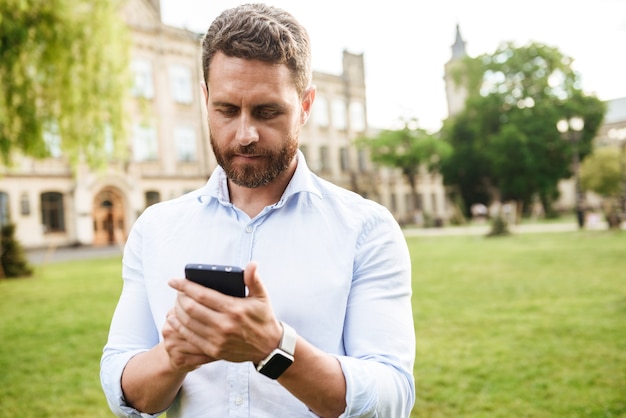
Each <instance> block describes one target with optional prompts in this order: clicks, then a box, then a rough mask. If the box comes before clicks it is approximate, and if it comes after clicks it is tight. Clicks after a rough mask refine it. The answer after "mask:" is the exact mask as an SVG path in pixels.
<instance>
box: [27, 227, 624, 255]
mask: <svg viewBox="0 0 626 418" xmlns="http://www.w3.org/2000/svg"><path fill="white" fill-rule="evenodd" d="M490 228H491V225H490V224H488V223H485V224H483V225H470V226H447V227H444V228H406V229H404V234H405V235H406V236H407V237H414V236H424V237H427V236H454V235H487V233H488V232H489V230H490ZM510 228H511V231H512V232H513V233H515V234H517V233H519V234H527V233H547V232H572V231H576V230H578V225H576V223H554V224H550V223H548V224H545V223H543V224H524V225H514V226H511V227H510ZM622 228H626V223H624V225H623V226H622ZM594 229H598V230H602V229H604V230H606V229H607V226H606V225H605V224H602V225H597V226H596V227H594ZM26 254H27V256H28V260H29V261H30V262H31V263H32V264H34V265H38V264H48V263H55V262H60V261H69V260H80V259H94V258H104V257H116V256H119V257H121V256H122V248H120V247H119V246H116V245H112V246H107V247H92V246H81V247H60V248H49V249H37V250H27V251H26Z"/></svg>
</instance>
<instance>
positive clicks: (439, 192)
mask: <svg viewBox="0 0 626 418" xmlns="http://www.w3.org/2000/svg"><path fill="white" fill-rule="evenodd" d="M122 16H123V18H124V19H125V21H126V22H127V24H128V26H129V28H130V32H131V35H132V36H131V37H132V46H131V71H132V75H133V87H132V97H131V99H130V100H129V102H128V104H127V112H128V114H129V115H130V117H129V119H130V126H129V127H128V138H127V139H128V140H127V146H128V157H127V158H126V159H124V160H123V161H111V162H110V164H108V166H107V167H106V169H104V170H99V171H94V170H92V169H90V168H89V167H87V166H86V165H79V166H78V167H76V168H74V169H72V167H71V166H70V165H69V164H68V163H67V161H66V160H65V159H64V158H63V156H62V155H61V154H60V153H59V154H58V155H56V156H55V157H52V158H47V159H44V160H34V159H31V158H26V157H18V159H17V160H16V161H15V164H14V166H13V167H11V168H6V167H2V168H0V223H2V224H4V223H8V222H13V223H15V224H16V225H17V228H16V236H17V239H18V240H19V241H20V242H21V243H22V245H23V246H24V247H26V248H41V247H55V246H69V245H123V243H124V242H125V239H126V237H127V235H128V233H129V231H130V228H131V226H132V224H133V223H134V222H135V220H136V219H137V217H138V216H139V215H140V214H141V212H142V211H143V210H144V209H145V208H146V207H147V206H149V205H151V204H153V203H156V202H159V201H161V200H166V199H171V198H174V197H177V196H180V195H182V194H184V193H186V192H188V191H190V190H193V189H196V188H198V187H201V186H202V185H203V184H205V183H206V181H207V179H208V177H209V176H210V174H211V172H212V171H213V169H214V168H215V166H216V162H215V159H214V156H213V154H212V151H211V146H210V141H209V133H208V127H207V124H206V110H205V108H204V104H203V99H202V97H201V95H202V92H201V89H200V88H199V85H200V82H201V80H202V70H201V56H200V54H201V51H200V42H201V34H198V33H194V32H191V31H188V30H185V29H180V28H175V27H171V26H167V25H165V24H163V23H162V20H161V15H160V4H159V0H129V1H128V2H127V3H126V4H125V7H124V9H123V10H122ZM313 79H314V84H315V85H316V87H317V95H316V100H315V104H314V110H313V113H312V117H311V120H310V121H309V122H308V123H307V125H306V126H305V127H304V128H303V130H302V133H301V137H300V144H301V150H302V152H303V153H304V154H305V156H306V159H307V162H308V164H309V166H310V167H311V168H312V169H313V171H315V172H316V173H317V174H318V175H320V176H321V177H323V178H326V179H327V180H329V181H331V182H333V183H336V184H338V185H340V186H342V187H345V188H348V189H351V190H353V191H355V192H357V193H360V194H362V195H363V196H366V197H368V198H371V199H373V200H376V201H378V202H380V203H382V204H383V205H385V206H387V207H388V208H389V209H390V210H391V211H392V213H393V214H394V215H395V216H396V218H397V219H398V220H399V221H401V222H410V220H411V219H412V218H413V216H414V211H413V208H412V206H411V205H412V201H411V198H410V190H409V188H408V186H407V184H406V182H405V181H404V179H403V178H402V176H401V174H400V173H399V172H398V171H397V170H392V169H385V168H378V167H375V166H374V165H373V164H372V163H371V161H370V160H369V158H368V155H367V152H366V151H363V150H359V149H358V148H356V147H355V146H354V143H353V141H354V140H355V139H356V138H357V137H359V136H362V135H371V134H372V132H373V130H372V129H370V127H369V126H368V122H367V103H366V88H365V65H364V57H363V55H362V54H353V53H349V52H347V51H344V54H343V71H342V73H341V74H339V75H334V74H326V73H321V72H314V74H313ZM419 192H420V194H421V196H422V204H423V208H424V211H427V212H428V213H431V214H433V216H436V217H442V218H443V217H445V209H446V204H445V194H444V191H443V187H441V179H439V178H436V177H433V178H431V177H430V176H428V175H427V174H426V173H424V175H423V176H422V178H421V183H420V185H419Z"/></svg>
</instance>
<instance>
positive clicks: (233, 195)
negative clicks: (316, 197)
mask: <svg viewBox="0 0 626 418" xmlns="http://www.w3.org/2000/svg"><path fill="white" fill-rule="evenodd" d="M296 166H297V160H296V158H294V159H293V161H292V162H291V164H290V165H289V168H287V170H285V172H284V173H282V174H281V175H280V176H278V177H276V178H275V179H274V180H273V181H271V182H270V183H268V184H266V185H265V186H261V187H256V188H254V189H251V188H248V187H243V186H239V185H237V184H235V183H233V182H231V181H230V180H228V193H229V195H230V202H231V203H232V204H233V205H235V206H237V207H238V208H239V209H241V210H242V211H244V212H245V213H246V214H247V215H248V216H249V217H250V218H254V217H255V216H257V215H258V214H259V213H261V211H262V210H263V208H265V207H266V206H270V205H273V204H274V203H276V202H278V201H279V200H280V198H281V197H282V195H283V193H284V192H285V189H286V188H287V185H288V184H289V182H290V181H291V178H292V177H293V174H294V173H295V171H296Z"/></svg>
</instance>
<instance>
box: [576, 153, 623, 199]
mask: <svg viewBox="0 0 626 418" xmlns="http://www.w3.org/2000/svg"><path fill="white" fill-rule="evenodd" d="M621 157H622V156H621V154H620V152H619V151H618V150H617V148H615V147H603V148H598V149H596V150H595V151H594V152H593V154H591V155H590V156H589V157H588V158H587V159H586V160H585V161H584V162H583V164H582V165H581V167H580V180H581V183H582V186H583V188H584V189H585V190H590V191H592V192H595V193H597V194H599V195H600V196H602V197H619V196H620V194H621V193H622V190H621V165H620V158H621ZM622 164H624V163H622Z"/></svg>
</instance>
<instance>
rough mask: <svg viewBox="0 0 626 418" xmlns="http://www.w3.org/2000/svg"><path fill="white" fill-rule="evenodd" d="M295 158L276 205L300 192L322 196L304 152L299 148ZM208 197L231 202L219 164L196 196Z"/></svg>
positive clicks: (203, 199) (227, 202)
mask: <svg viewBox="0 0 626 418" xmlns="http://www.w3.org/2000/svg"><path fill="white" fill-rule="evenodd" d="M296 159H297V162H298V165H297V166H296V171H295V172H294V174H293V177H292V178H291V180H290V181H289V184H288V185H287V188H286V189H285V191H284V193H283V196H282V197H281V198H280V200H279V201H278V203H277V205H278V206H282V205H283V204H284V203H285V202H286V201H287V200H288V199H289V198H290V197H291V196H293V195H295V194H298V193H302V192H306V193H311V194H313V195H315V196H318V197H319V198H321V197H322V193H321V192H320V190H319V188H318V187H317V186H316V185H315V182H314V181H313V177H314V174H313V173H312V172H311V171H310V170H309V167H308V166H307V164H306V160H305V158H304V154H302V152H301V151H300V150H298V151H297V154H296ZM208 199H217V200H218V201H219V202H220V203H221V204H223V205H230V204H231V203H230V195H229V193H228V183H227V181H226V172H225V171H224V169H223V168H222V167H221V166H219V165H218V166H217V167H216V168H215V170H213V173H212V174H211V177H210V178H209V181H208V182H207V184H206V185H205V186H204V187H203V188H202V189H201V190H200V194H199V196H198V200H199V201H200V202H201V203H202V202H206V201H207V200H208Z"/></svg>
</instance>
